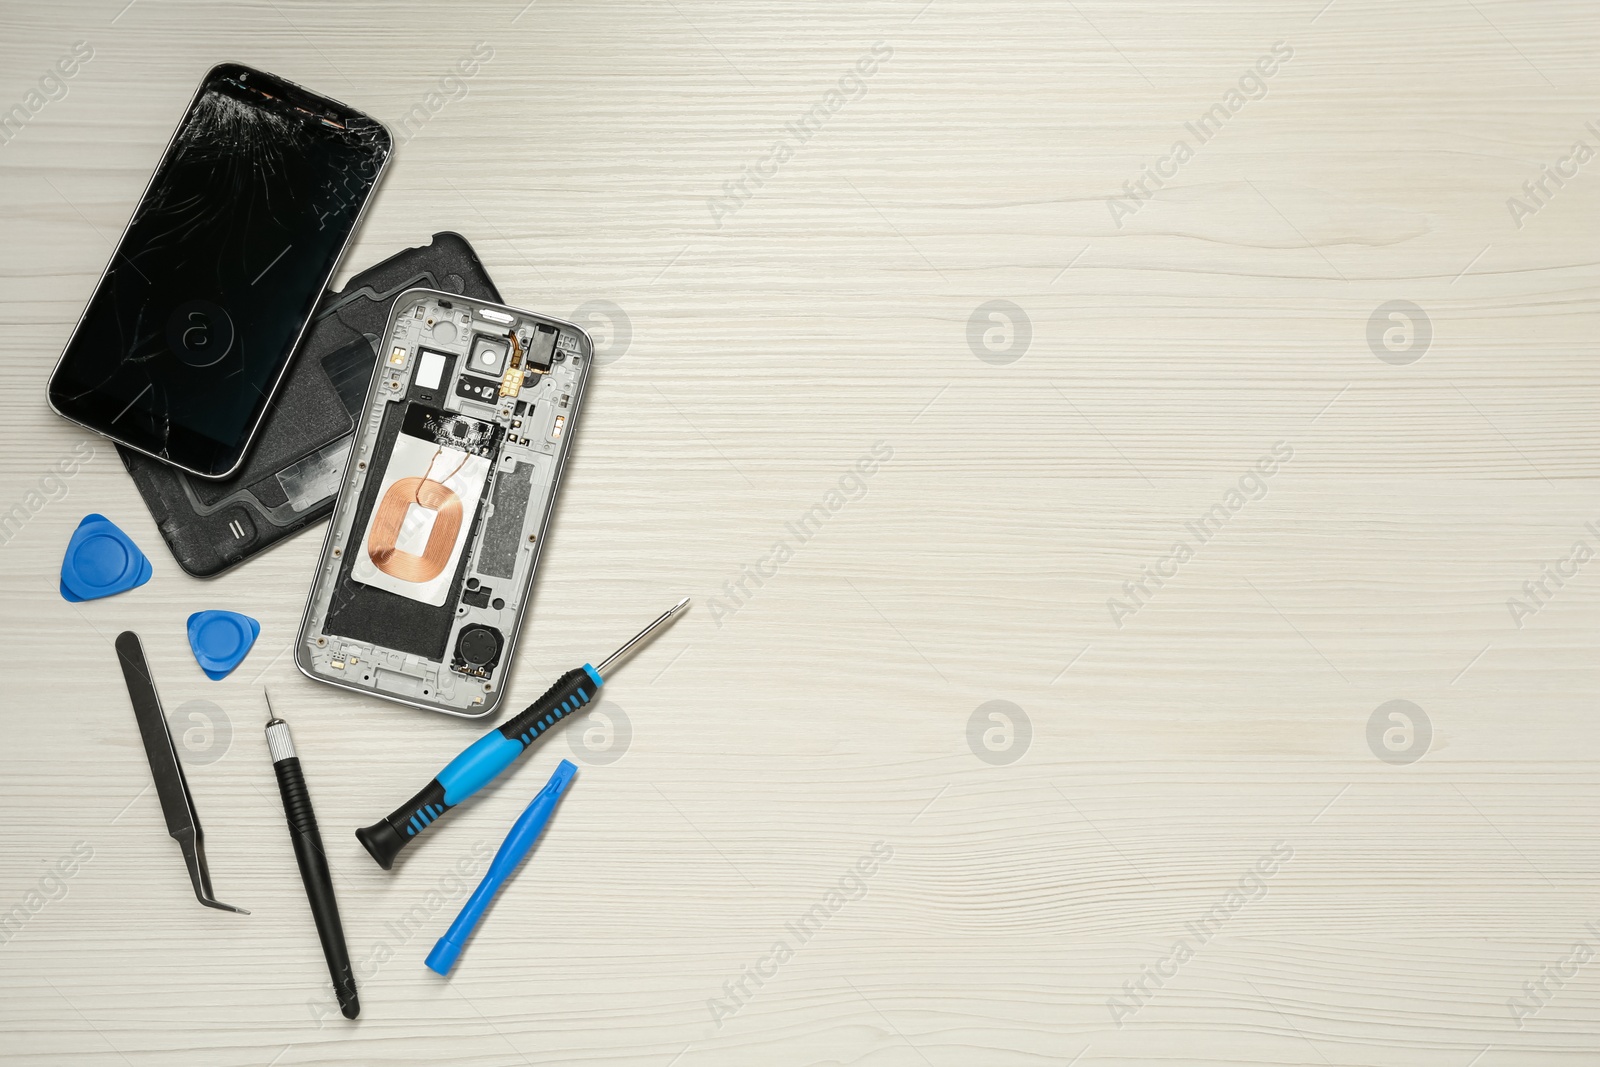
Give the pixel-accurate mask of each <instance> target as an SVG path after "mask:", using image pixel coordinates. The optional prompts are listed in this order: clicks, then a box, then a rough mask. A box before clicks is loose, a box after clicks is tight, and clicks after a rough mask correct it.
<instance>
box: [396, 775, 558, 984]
mask: <svg viewBox="0 0 1600 1067" xmlns="http://www.w3.org/2000/svg"><path fill="white" fill-rule="evenodd" d="M577 773H578V768H577V767H576V766H575V765H574V764H573V763H572V761H571V760H562V761H561V763H560V764H559V765H557V767H556V773H554V774H552V775H551V776H550V781H548V782H546V783H545V787H544V788H543V789H541V790H539V795H538V796H536V797H534V798H533V800H532V801H530V802H529V804H528V806H527V807H526V808H524V809H522V814H521V815H520V816H518V817H517V821H516V823H515V824H513V825H512V827H511V832H510V833H509V834H507V835H506V839H505V840H504V841H503V842H501V844H500V851H499V852H496V853H495V854H494V860H493V861H492V862H491V863H490V864H489V869H488V870H487V871H486V872H484V875H483V881H481V882H479V883H478V888H477V889H474V890H473V891H472V896H470V897H469V898H467V902H466V904H465V905H463V906H462V908H461V914H460V915H457V916H456V921H455V922H453V923H451V924H450V929H449V930H447V931H446V932H445V935H444V936H443V937H441V938H440V939H439V940H438V941H437V942H436V943H435V944H434V946H433V951H432V952H430V953H428V960H427V962H428V969H429V970H430V971H433V972H435V973H436V974H442V975H445V976H446V977H449V974H450V968H452V967H454V966H455V965H456V959H457V958H458V957H460V955H461V950H462V949H464V948H466V947H467V942H468V941H469V940H471V938H472V931H473V930H475V929H477V926H478V920H479V919H482V918H483V913H484V912H485V911H487V910H489V905H490V904H492V903H493V902H494V896H495V894H496V893H498V892H500V887H501V886H503V885H505V884H506V881H507V880H508V879H510V877H511V876H512V875H513V874H515V873H517V868H518V867H520V866H522V861H523V860H524V859H526V858H527V856H528V853H529V852H531V851H532V850H533V845H534V842H536V841H538V840H539V835H540V834H542V833H544V828H545V824H546V823H548V822H549V821H550V816H551V814H552V813H554V811H555V810H556V805H557V804H558V803H560V802H561V794H562V793H564V792H566V788H567V783H568V782H571V781H572V776H573V775H574V774H577Z"/></svg>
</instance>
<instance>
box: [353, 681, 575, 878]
mask: <svg viewBox="0 0 1600 1067" xmlns="http://www.w3.org/2000/svg"><path fill="white" fill-rule="evenodd" d="M603 684H605V683H604V679H602V678H601V677H600V674H599V672H598V671H596V670H595V669H594V668H593V667H591V666H589V664H587V663H585V664H584V665H583V666H582V667H579V668H577V669H576V670H570V671H568V672H567V673H566V674H563V675H562V676H561V677H560V678H558V679H556V683H555V684H554V685H552V686H551V687H550V688H549V689H548V690H546V692H545V694H544V696H542V697H540V698H539V699H538V700H536V701H534V702H533V703H532V704H529V705H528V707H527V708H526V709H525V710H523V712H522V713H521V714H519V715H517V716H516V717H515V718H512V719H509V720H507V721H506V722H504V723H502V724H501V725H500V726H498V727H497V728H495V729H493V730H490V731H489V732H488V733H486V734H484V735H483V736H482V737H480V738H478V740H476V741H474V742H473V743H472V744H471V745H469V746H468V747H467V749H466V750H465V751H463V752H462V753H461V755H459V756H457V757H456V758H455V759H453V760H451V761H450V764H449V766H447V767H445V769H444V770H442V771H440V772H439V773H438V775H437V776H436V777H435V778H434V779H433V781H431V782H429V783H428V784H427V785H425V786H423V787H422V791H421V792H419V793H418V794H417V795H416V796H414V797H412V798H411V799H410V800H408V801H406V802H405V803H404V804H402V805H400V807H398V808H396V809H395V811H394V813H393V814H391V815H390V816H389V817H388V818H386V819H380V820H379V821H377V822H375V823H373V824H372V825H371V826H363V827H362V828H361V829H359V830H357V831H356V837H357V839H359V840H360V842H361V843H362V845H364V846H366V849H367V851H368V852H370V853H371V854H372V858H373V859H375V860H377V861H378V866H380V867H382V868H383V869H384V870H386V871H387V870H388V869H389V868H390V867H392V866H394V861H395V857H396V856H398V855H399V854H400V850H401V849H403V848H405V847H406V845H408V844H410V843H411V841H412V839H414V838H415V837H416V836H417V835H418V834H420V833H422V831H423V830H426V829H427V828H428V827H429V826H432V825H433V823H434V822H435V821H436V820H437V819H438V818H439V816H441V815H443V814H444V813H445V812H447V811H449V810H450V809H451V808H453V807H455V806H456V805H457V804H460V803H461V802H462V801H464V800H466V799H467V798H468V797H470V796H472V795H473V794H474V793H476V792H477V791H478V790H480V789H482V788H483V787H484V786H486V785H488V784H489V783H490V782H492V781H494V780H495V778H497V777H499V775H500V772H501V771H504V770H505V769H506V768H507V767H509V766H511V765H512V764H513V763H515V762H516V761H517V757H518V756H521V755H522V754H523V753H524V752H526V751H527V750H528V749H529V748H531V747H532V746H533V743H534V742H535V741H537V740H539V738H541V737H543V736H544V733H545V731H546V730H549V729H550V728H551V727H552V726H554V725H555V724H556V723H558V722H560V721H561V720H562V719H564V718H566V717H567V716H568V715H571V714H572V713H573V712H575V711H577V710H579V709H580V708H582V707H583V706H584V705H586V704H588V703H589V702H590V701H592V700H593V699H594V694H595V693H596V692H597V691H598V690H599V688H600V686H601V685H603Z"/></svg>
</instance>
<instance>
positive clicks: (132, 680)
mask: <svg viewBox="0 0 1600 1067" xmlns="http://www.w3.org/2000/svg"><path fill="white" fill-rule="evenodd" d="M117 659H119V660H120V661H121V662H122V677H123V680H124V681H126V682H127V683H128V699H129V700H131V701H132V702H133V717H134V718H135V719H137V720H138V722H139V735H140V736H141V737H142V738H143V739H144V754H145V755H146V756H147V757H148V758H149V760H150V775H151V777H152V778H154V779H155V783H156V795H157V796H158V797H160V798H161V813H162V814H163V815H165V816H166V818H167V833H169V834H171V835H172V836H173V837H174V838H175V839H176V840H177V842H178V847H179V848H180V849H182V850H183V863H184V866H186V867H188V868H189V881H191V882H193V883H194V895H195V896H196V897H198V898H199V900H200V903H202V904H204V905H205V906H206V907H208V908H220V909H222V910H223V911H236V912H238V913H239V914H240V915H249V914H250V913H249V912H248V911H246V910H245V909H243V908H236V907H234V906H233V905H232V904H224V903H222V901H220V900H217V899H216V898H215V897H213V896H212V895H211V872H210V871H209V870H207V869H206V850H205V834H204V833H202V832H201V830H200V819H199V818H198V817H197V816H196V815H195V813H194V798H193V797H192V796H190V794H189V783H188V781H187V780H185V779H184V777H183V764H181V763H179V762H178V750H177V747H176V746H174V745H173V743H172V731H171V730H170V729H168V727H167V716H166V714H165V713H164V712H162V710H161V698H160V697H159V696H157V695H156V686H155V682H154V681H153V680H152V678H151V676H150V664H149V663H147V662H146V661H145V658H144V646H143V645H141V644H140V643H139V635H138V634H136V633H134V632H133V631H132V630H124V631H123V632H122V633H120V634H118V635H117Z"/></svg>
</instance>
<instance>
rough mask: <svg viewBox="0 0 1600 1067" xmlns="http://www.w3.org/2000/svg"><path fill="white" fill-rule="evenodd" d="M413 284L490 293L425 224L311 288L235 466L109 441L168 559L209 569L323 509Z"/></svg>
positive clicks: (324, 513)
mask: <svg viewBox="0 0 1600 1067" xmlns="http://www.w3.org/2000/svg"><path fill="white" fill-rule="evenodd" d="M417 286H426V287H428V288H431V289H441V290H444V291H445V292H450V293H460V294H462V295H463V296H471V297H479V298H482V299H485V300H493V301H495V302H497V303H499V302H500V291H499V290H498V289H496V288H495V284H494V282H493V281H491V280H490V278H489V275H488V273H487V272H486V271H485V270H484V268H483V264H482V263H481V262H479V260H478V254H477V253H476V252H475V251H473V249H472V246H471V245H470V244H468V243H467V239H466V238H465V237H462V236H461V235H460V234H458V233H450V232H442V233H436V234H434V235H433V238H432V240H431V241H430V242H429V243H428V244H426V245H424V246H422V247H420V248H408V249H406V250H405V251H403V252H398V253H396V254H395V255H393V256H390V257H389V258H388V259H386V260H384V261H383V262H382V263H379V264H377V265H375V266H372V267H369V268H367V269H366V270H364V271H362V272H361V273H359V274H357V275H356V276H355V277H353V278H351V279H350V281H349V283H348V284H346V285H345V287H344V288H343V289H341V290H339V291H338V292H332V291H330V292H327V293H324V294H323V297H322V300H321V302H320V303H319V304H318V306H317V311H316V314H315V315H314V316H313V319H312V323H311V326H310V328H309V329H308V330H307V331H306V336H305V340H304V341H303V342H302V343H301V345H300V348H299V349H298V351H296V353H295V357H294V363H293V364H292V365H291V366H290V368H289V372H288V375H287V376H286V377H285V378H284V382H283V386H282V388H281V389H280V390H279V392H278V396H277V398H276V399H275V401H274V403H273V406H272V409H271V411H270V412H269V413H268V415H267V417H266V420H265V422H263V424H262V427H261V431H260V434H259V435H258V437H257V439H256V444H255V447H254V448H253V449H252V450H251V453H250V455H249V456H248V457H246V459H245V462H244V465H243V466H242V467H241V468H240V469H239V473H238V474H236V475H234V476H233V477H232V478H226V479H223V480H221V481H211V480H209V479H204V478H195V477H192V476H190V475H188V474H186V473H185V472H183V471H180V470H178V469H177V468H176V467H169V466H167V465H166V464H164V463H161V462H159V461H157V460H154V459H151V458H150V457H148V456H145V455H142V454H141V453H138V452H134V451H132V450H130V449H126V448H123V447H121V446H120V445H119V446H118V447H117V452H118V453H119V454H120V455H121V456H122V464H123V466H124V467H126V468H127V470H128V474H129V475H130V476H131V477H132V478H133V483H134V485H135V486H137V487H138V490H139V495H140V496H142V497H143V498H144V502H145V506H146V507H148V508H149V509H150V514H151V516H152V517H153V518H154V519H155V520H156V526H157V528H158V529H159V530H160V532H161V539H162V540H163V541H165V542H166V543H167V548H168V549H170V550H171V552H172V557H173V558H174V559H175V560H177V561H178V566H180V567H182V568H183V569H184V570H185V571H187V572H188V573H189V574H192V575H194V576H195V577H196V578H210V577H213V576H215V575H218V574H221V573H222V572H223V571H225V570H227V569H228V568H230V567H233V566H236V565H237V564H239V563H242V562H243V561H245V560H246V559H249V558H250V557H251V556H253V555H255V554H256V553H257V552H260V551H262V550H263V549H266V548H268V547H269V546H271V545H273V544H276V543H277V542H279V541H281V540H283V539H284V538H286V537H289V536H291V535H293V534H296V533H298V532H299V531H301V530H303V529H305V528H306V527H307V526H310V525H312V524H314V523H317V522H320V521H321V520H323V519H325V518H327V517H328V515H329V514H330V513H331V512H332V511H333V504H334V500H335V499H336V498H337V497H338V495H339V482H340V480H341V479H342V477H343V475H344V465H345V459H346V457H347V456H348V455H349V451H350V441H351V438H352V434H353V432H354V430H355V423H354V421H353V419H354V413H355V412H358V411H360V410H361V409H362V405H363V403H364V401H365V400H366V395H367V386H368V385H369V384H370V383H371V381H372V368H373V364H374V362H375V361H376V359H377V349H376V345H377V343H378V340H379V338H380V337H381V336H382V333H383V329H384V326H385V324H386V323H387V322H388V318H389V309H390V307H391V305H392V304H393V303H394V298H395V297H396V296H398V295H399V294H400V293H402V292H404V291H405V290H407V289H412V288H415V287H417Z"/></svg>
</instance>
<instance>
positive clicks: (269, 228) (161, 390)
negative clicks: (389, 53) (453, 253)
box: [50, 63, 391, 478]
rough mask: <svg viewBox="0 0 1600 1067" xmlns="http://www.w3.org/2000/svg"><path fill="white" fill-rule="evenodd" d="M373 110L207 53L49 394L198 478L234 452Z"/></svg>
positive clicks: (318, 276)
mask: <svg viewBox="0 0 1600 1067" xmlns="http://www.w3.org/2000/svg"><path fill="white" fill-rule="evenodd" d="M390 148H391V139H390V136H389V132H388V131H387V130H386V129H385V128H384V127H383V126H382V124H380V123H379V122H377V121H376V120H375V119H372V118H369V117H368V116H366V115H364V114H362V113H361V112H359V111H356V110H354V109H352V108H349V107H346V106H345V105H344V104H341V103H338V102H337V101H334V100H330V99H328V98H327V97H324V96H320V95H318V94H316V93H313V92H310V91H309V90H306V89H302V88H301V87H299V86H297V85H294V84H292V83H290V82H287V81H285V80H284V79H282V78H279V77H277V76H275V75H272V74H267V73H265V72H263V71H259V70H252V69H251V68H249V67H246V66H242V65H240V64H237V63H224V64H221V65H219V66H216V67H213V68H212V69H211V70H210V71H209V72H208V73H207V74H206V76H205V78H204V80H202V81H201V83H200V88H199V89H198V90H197V91H196V93H195V96H194V99H193V100H192V101H191V102H190V104H189V108H188V111H187V112H186V113H185V114H184V117H183V121H182V122H181V123H179V125H178V129H177V131H176V132H175V133H174V134H173V137H172V141H171V142H170V143H169V144H168V145H167V150H166V153H165V155H163V156H162V159H161V162H160V164H159V165H158V166H157V167H156V171H155V174H154V175H153V176H152V177H151V179H150V184H149V185H148V186H146V188H145V191H144V195H143V196H142V197H141V198H140V201H139V206H138V207H137V208H135V209H134V213H133V218H132V220H131V221H130V222H129V223H128V227H127V229H126V230H124V231H123V234H122V239H121V241H120V242H118V244H117V249H116V252H115V253H114V254H113V255H112V257H111V263H110V264H109V265H108V266H107V267H106V269H105V273H104V274H102V275H101V278H100V283H99V285H98V286H97V287H96V288H95V291H94V295H93V296H92V297H91V298H90V300H89V304H88V307H87V308H85V309H84V312H83V317H82V318H81V319H79V320H78V325H77V327H76V328H75V329H74V330H73V332H72V337H71V339H70V340H69V341H68V342H67V347H66V351H65V352H63V353H62V356H61V360H60V362H59V363H57V364H56V369H55V372H54V373H53V374H52V375H51V377H50V406H51V407H52V408H54V409H55V410H56V412H57V413H58V414H60V415H62V416H64V417H65V418H67V419H70V420H72V421H73V422H76V423H78V424H79V425H81V426H84V427H86V428H88V429H90V430H93V431H95V432H96V433H100V434H104V435H105V436H106V437H109V438H111V439H112V440H113V441H116V442H117V443H119V444H122V445H125V446H127V447H128V448H131V449H133V450H134V451H137V452H142V453H144V454H145V455H148V456H151V457H153V458H155V459H158V460H161V461H162V462H165V463H169V464H171V465H172V466H174V467H178V468H180V469H182V470H185V471H188V472H189V473H191V474H195V475H198V476H200V477H202V478H225V477H228V476H229V475H231V474H233V473H234V472H235V471H237V470H238V469H239V467H240V465H241V464H242V463H243V462H244V458H245V455H246V453H247V452H248V451H249V448H250V445H251V441H252V440H253V439H254V437H255V436H256V431H257V430H258V429H260V427H261V424H262V422H263V421H264V420H265V418H266V415H267V413H268V411H269V409H270V405H271V403H272V400H273V397H274V395H275V394H276V392H277V389H278V386H279V383H280V382H281V381H282V379H283V377H284V372H285V370H286V369H287V368H288V366H289V362H290V356H291V355H292V354H293V352H294V349H295V346H296V344H297V343H298V342H299V340H300V338H301V336H302V334H304V333H305V330H306V326H307V324H308V323H309V321H310V319H311V315H312V313H313V311H314V310H315V309H316V306H317V301H318V300H319V298H320V297H321V296H322V292H323V289H324V288H325V287H326V286H327V284H328V282H329V280H330V279H331V278H332V276H333V272H334V270H335V269H336V268H337V267H338V265H339V260H340V259H341V258H342V257H343V255H344V252H345V248H346V247H347V246H348V245H349V243H350V238H351V235H352V234H354V232H355V229H356V225H357V223H358V222H359V221H360V219H361V214H362V212H363V211H364V210H365V208H366V205H367V202H368V200H369V199H370V198H371V196H372V192H373V190H374V189H375V188H376V186H377V183H378V178H379V176H380V175H381V173H382V172H383V169H384V166H385V165H386V164H387V162H388V159H389V153H390Z"/></svg>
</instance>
